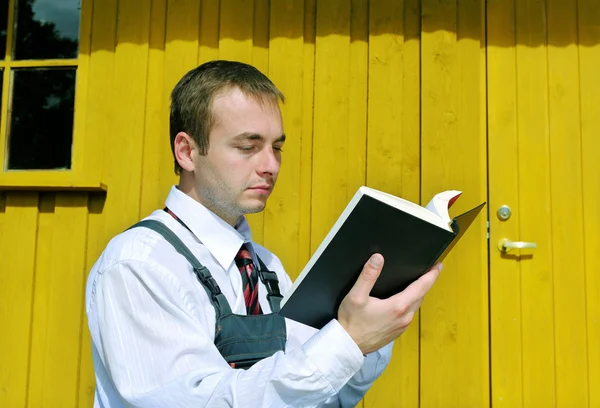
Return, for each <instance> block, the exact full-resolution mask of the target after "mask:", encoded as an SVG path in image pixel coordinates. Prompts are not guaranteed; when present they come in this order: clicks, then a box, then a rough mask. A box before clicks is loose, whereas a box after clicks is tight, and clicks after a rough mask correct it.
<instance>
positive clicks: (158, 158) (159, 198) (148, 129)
mask: <svg viewBox="0 0 600 408" xmlns="http://www.w3.org/2000/svg"><path fill="white" fill-rule="evenodd" d="M166 19H167V0H152V8H151V10H150V37H149V39H148V41H149V47H148V48H149V49H148V77H147V84H146V111H145V126H144V143H143V146H144V152H143V160H142V166H143V167H142V183H141V185H142V186H141V193H140V194H141V198H140V218H143V217H146V216H147V215H149V214H150V213H151V212H152V211H154V210H156V209H157V208H162V207H163V205H164V202H165V197H166V194H167V193H168V186H158V185H157V183H156V181H157V180H159V179H161V174H160V172H161V171H166V172H168V173H169V174H173V171H174V168H173V160H171V169H167V168H166V165H167V163H164V165H163V166H161V165H157V164H158V163H161V162H162V160H163V157H164V158H165V162H166V161H167V160H166V158H167V157H169V154H170V152H171V147H170V141H169V130H168V128H169V102H170V101H169V99H167V98H165V92H164V89H165V85H164V78H165V31H166Z"/></svg>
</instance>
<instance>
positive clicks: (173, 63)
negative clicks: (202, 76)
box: [154, 0, 200, 205]
mask: <svg viewBox="0 0 600 408" xmlns="http://www.w3.org/2000/svg"><path fill="white" fill-rule="evenodd" d="M199 14H200V0H168V1H167V26H166V40H165V52H164V87H165V88H164V95H163V103H164V104H165V105H163V106H165V107H168V106H169V104H170V101H171V91H172V90H173V88H174V87H175V85H176V84H177V82H178V81H179V80H180V79H181V77H182V76H183V75H185V73H186V72H188V71H190V70H191V69H194V68H195V67H196V66H197V65H198V49H199V45H198V35H199V23H200V18H199V17H198V16H199ZM162 129H163V137H162V139H161V140H160V147H159V150H160V151H159V153H157V154H160V160H159V161H158V162H157V163H156V164H157V167H158V175H157V177H158V178H157V181H158V182H157V183H155V186H156V193H155V194H154V197H155V204H156V205H162V204H163V203H164V200H165V199H166V197H167V194H168V193H169V190H170V189H171V187H172V186H173V185H174V184H177V183H178V182H179V177H178V176H177V175H176V174H175V172H174V161H173V154H172V152H171V147H170V141H169V138H168V136H167V135H168V134H169V122H168V120H166V119H165V121H164V124H163V127H162Z"/></svg>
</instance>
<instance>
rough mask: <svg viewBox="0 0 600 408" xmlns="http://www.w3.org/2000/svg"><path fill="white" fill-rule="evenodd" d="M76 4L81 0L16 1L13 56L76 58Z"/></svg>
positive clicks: (77, 31)
mask: <svg viewBox="0 0 600 408" xmlns="http://www.w3.org/2000/svg"><path fill="white" fill-rule="evenodd" d="M0 1H1V0H0ZM80 3H81V0H16V1H15V4H16V9H15V13H16V15H15V17H16V18H15V21H16V24H15V35H16V39H15V49H14V52H13V55H14V58H15V59H18V60H21V59H55V58H77V50H78V45H79V14H80V9H81V6H80Z"/></svg>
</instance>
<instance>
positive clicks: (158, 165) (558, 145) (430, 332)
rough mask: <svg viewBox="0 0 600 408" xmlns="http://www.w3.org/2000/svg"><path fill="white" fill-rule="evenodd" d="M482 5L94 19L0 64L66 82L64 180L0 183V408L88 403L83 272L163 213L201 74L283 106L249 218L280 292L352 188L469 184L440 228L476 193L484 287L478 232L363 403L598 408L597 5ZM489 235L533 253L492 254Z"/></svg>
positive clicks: (103, 11) (210, 8)
mask: <svg viewBox="0 0 600 408" xmlns="http://www.w3.org/2000/svg"><path fill="white" fill-rule="evenodd" d="M11 4H12V2H11ZM483 5H484V2H483V0H476V1H467V0H455V1H449V2H440V1H434V0H426V1H419V0H403V1H391V0H331V1H322V2H320V1H316V0H304V1H303V0H290V1H288V0H271V1H267V0H253V1H242V0H220V1H201V0H152V1H150V0H131V1H120V0H102V1H98V0H96V1H92V0H84V1H83V3H82V7H83V10H82V12H83V16H82V20H81V32H82V40H81V47H80V56H79V57H78V59H77V60H67V61H64V62H59V61H56V60H50V61H20V62H17V63H15V62H12V61H11V60H10V58H5V59H4V61H2V62H0V65H2V66H4V67H7V66H11V67H16V66H19V67H21V66H57V65H59V64H61V63H64V64H67V65H70V66H74V65H77V67H78V70H79V71H78V79H77V81H78V82H77V99H76V116H75V118H74V121H75V122H74V123H75V145H74V146H75V147H74V149H75V150H74V152H75V153H74V158H73V160H74V171H73V172H58V171H51V172H12V173H10V176H9V177H8V176H6V174H0V189H4V190H8V191H0V324H2V329H3V333H9V334H10V335H9V336H0V406H2V407H4V406H6V407H16V406H18V407H25V406H30V407H37V406H48V407H53V406H79V407H91V406H92V404H93V392H94V377H93V367H92V361H91V345H90V339H89V335H88V331H87V321H86V319H85V314H84V311H83V307H82V301H83V284H84V277H85V276H86V275H87V272H88V271H89V269H90V268H91V266H92V264H93V263H94V262H95V260H96V259H97V256H98V255H99V253H100V252H101V251H102V249H103V248H104V247H105V245H106V243H107V242H108V240H109V239H110V238H111V237H112V236H113V235H114V234H116V233H118V232H119V231H122V230H123V229H125V228H127V227H128V226H129V225H131V224H132V223H133V222H135V221H136V220H138V219H139V218H140V217H143V216H146V215H147V214H148V213H150V212H151V211H153V210H155V209H159V208H161V207H162V205H163V204H164V199H165V196H166V194H167V193H168V190H169V188H170V187H171V186H172V185H173V183H174V182H176V180H177V178H176V176H175V175H174V173H173V159H172V156H171V151H170V147H169V136H168V123H169V120H168V106H169V93H170V91H171V89H172V87H173V86H174V85H175V83H176V81H177V80H179V78H180V77H181V75H183V74H184V73H185V72H187V71H188V70H189V69H192V68H194V67H195V66H196V65H197V64H198V63H202V62H205V61H208V60H211V59H215V58H226V59H234V60H240V61H245V62H251V63H253V64H254V65H256V66H257V67H258V68H259V69H261V70H262V71H263V72H265V73H266V74H268V75H269V76H270V78H272V79H273V81H274V82H275V84H276V85H277V86H279V87H280V88H281V90H282V91H283V92H284V94H285V95H286V98H287V101H286V103H285V104H284V105H282V110H283V114H284V125H285V131H286V134H287V136H288V141H287V142H286V146H285V148H284V153H283V166H282V173H281V176H280V180H279V184H278V187H277V189H276V191H275V193H274V195H273V197H272V198H271V200H270V202H269V205H268V206H267V209H266V211H265V212H264V213H263V214H259V215H252V216H251V217H250V220H251V225H252V227H253V230H254V237H255V239H256V240H257V241H258V242H259V243H264V244H265V245H266V246H267V247H269V248H271V249H272V250H273V251H274V252H275V253H276V254H277V255H278V256H279V257H280V258H281V260H282V262H283V263H284V265H285V266H286V267H287V269H288V272H289V273H290V275H291V276H292V277H295V276H297V275H298V273H299V272H300V271H301V269H302V268H303V266H304V265H305V263H306V261H307V260H308V258H309V256H310V254H311V253H312V252H313V251H314V250H315V249H316V247H317V246H318V245H319V243H320V241H321V239H322V238H323V237H324V235H325V234H326V233H327V231H328V230H329V228H330V227H331V225H332V224H333V223H334V221H335V220H336V218H337V216H338V215H339V213H340V212H341V210H342V209H343V207H344V206H345V205H346V203H347V200H348V198H349V197H350V196H351V195H352V194H354V191H355V190H356V187H358V186H359V185H362V184H365V183H366V184H368V185H370V186H373V187H376V188H383V189H385V190H388V191H390V192H392V193H395V194H400V195H401V196H403V197H405V198H408V199H410V200H413V201H421V202H426V201H427V200H428V199H429V198H430V197H431V195H432V194H434V193H436V192H438V191H440V190H442V189H446V188H457V189H461V190H463V191H464V194H463V196H462V197H461V199H460V200H459V201H458V202H457V204H456V208H454V211H453V212H459V211H460V210H463V209H466V208H467V207H469V206H470V205H471V204H473V203H474V202H479V201H483V200H486V199H488V195H489V204H488V210H489V211H490V223H491V225H490V234H491V239H490V243H491V248H490V252H489V253H490V259H489V263H490V264H489V270H488V264H487V262H488V255H487V246H486V241H485V233H486V227H485V221H486V217H485V215H483V216H481V217H480V219H479V220H478V223H477V224H476V225H475V226H474V227H473V228H472V229H471V230H470V231H469V234H468V236H466V237H465V238H464V240H463V241H461V244H460V246H458V247H457V248H456V250H455V251H454V252H453V254H452V255H451V256H450V257H449V258H448V259H447V261H446V263H445V268H444V272H443V273H442V275H441V277H440V280H439V282H438V284H437V285H436V286H435V288H434V289H433V290H432V292H431V294H430V295H429V296H428V297H427V299H426V300H425V302H424V304H423V308H422V311H421V313H420V315H417V316H416V317H415V321H414V322H413V325H412V326H411V327H410V329H409V330H408V331H407V332H406V333H405V334H404V335H403V337H402V338H401V339H400V340H399V341H398V342H397V344H396V346H395V347H394V356H393V360H392V362H391V364H390V367H389V368H388V370H387V371H386V372H385V373H384V374H383V375H382V377H381V378H380V379H379V380H378V381H377V382H376V384H375V386H374V387H373V388H372V389H371V390H370V391H369V393H368V394H367V396H366V398H365V399H364V401H363V402H361V404H359V406H364V407H380V406H381V407H396V406H397V407H463V406H466V407H471V406H472V407H486V406H489V405H492V406H495V407H511V408H512V407H529V406H559V407H560V406H570V405H577V406H589V407H595V406H600V389H599V388H598V387H596V386H595V384H598V383H599V382H600V300H599V299H600V279H598V277H597V271H598V269H599V268H600V263H599V262H598V260H597V256H596V255H597V254H598V253H599V252H600V231H599V229H600V228H599V227H598V226H599V225H600V218H599V215H598V214H600V184H599V183H598V177H599V175H600V160H598V157H599V156H598V152H599V151H600V138H598V135H600V120H599V119H598V114H597V112H598V110H597V107H598V105H599V104H600V101H599V99H598V98H599V97H598V95H600V78H599V77H598V75H597V72H598V69H597V68H598V66H600V31H599V30H598V23H597V22H598V21H600V4H598V2H597V1H596V0H579V1H578V2H570V1H567V0H542V1H538V2H526V1H524V0H515V1H514V2H512V1H511V2H506V1H502V0H488V1H487V3H486V7H484V6H483ZM486 12H487V16H486V15H485V13H486ZM546 17H547V18H546ZM12 18H13V16H12V13H11V15H9V19H12ZM10 21H12V20H10ZM10 21H9V26H12V24H10ZM486 21H487V24H488V25H487V27H486V26H485V22H486ZM85 33H87V34H85ZM486 34H487V48H486V37H485V35H486ZM12 35H13V34H12V30H8V37H9V40H10V38H12V37H11V36H12ZM578 42H579V43H578ZM9 57H10V56H9ZM80 74H81V75H80ZM4 75H5V84H7V83H8V82H6V81H7V80H8V77H7V75H8V74H7V71H6V70H5V74H4ZM8 96H9V94H8V87H7V86H5V87H4V91H3V94H2V107H3V108H2V109H3V111H2V112H6V109H8V108H7V106H8V105H7V102H8ZM6 128H7V123H6V114H4V113H3V114H2V121H1V122H0V155H2V156H3V154H4V150H3V149H4V145H5V143H4V137H5V130H6ZM486 133H487V134H486ZM488 170H489V180H488V178H487V177H488V176H487V174H488ZM16 189H22V190H29V192H25V191H21V192H15V191H14V190H16ZM66 190H72V191H69V192H67V191H66ZM104 190H106V191H104ZM38 194H39V197H40V198H39V199H38ZM502 204H508V205H510V206H511V208H513V216H512V218H511V219H510V220H509V221H507V222H500V221H499V220H498V218H497V217H496V216H495V211H496V209H497V208H498V207H499V206H500V205H502ZM502 237H507V238H510V239H513V240H524V241H529V240H531V241H536V242H537V243H538V246H539V247H538V248H537V249H536V250H534V251H531V252H530V254H531V255H532V257H530V258H527V257H521V258H520V259H519V258H515V257H507V256H504V257H503V256H501V255H500V253H499V252H498V251H497V250H496V249H495V243H496V242H497V241H498V239H500V238H502ZM488 274H489V275H488ZM488 276H489V279H488ZM488 291H489V298H488Z"/></svg>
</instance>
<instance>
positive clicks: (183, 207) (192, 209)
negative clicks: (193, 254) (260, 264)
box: [165, 186, 254, 270]
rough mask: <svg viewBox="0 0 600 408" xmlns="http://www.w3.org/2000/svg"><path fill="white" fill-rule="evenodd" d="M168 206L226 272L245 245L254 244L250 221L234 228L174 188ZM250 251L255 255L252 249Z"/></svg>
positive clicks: (244, 218) (167, 202) (244, 219)
mask: <svg viewBox="0 0 600 408" xmlns="http://www.w3.org/2000/svg"><path fill="white" fill-rule="evenodd" d="M165 204H166V206H167V207H168V208H169V209H170V210H171V211H172V212H173V213H174V214H175V215H176V216H177V217H178V218H179V219H181V221H183V223H184V224H185V225H186V226H187V227H188V228H189V229H190V230H191V231H192V233H193V234H194V235H195V236H196V238H197V239H198V240H199V241H200V242H201V243H202V244H203V245H204V246H205V247H206V248H207V249H208V250H209V252H210V253H211V254H212V255H213V256H214V257H215V259H216V260H217V262H219V264H220V265H221V266H222V267H223V269H225V270H227V269H229V266H230V265H231V263H232V262H233V260H234V258H235V256H236V254H237V253H238V251H239V249H240V247H241V246H242V244H243V243H244V242H246V243H250V242H251V241H252V235H251V233H250V226H249V225H248V221H246V217H242V218H241V220H240V221H239V222H238V224H237V225H236V227H235V228H233V227H232V226H231V225H229V224H228V223H227V222H225V221H224V220H223V219H221V218H220V217H219V216H218V215H216V214H215V213H213V212H212V211H210V210H209V209H208V208H206V207H205V206H203V205H202V204H200V203H199V202H198V201H196V200H194V199H193V198H191V197H190V196H188V195H187V194H185V193H183V192H182V191H180V190H179V189H178V188H177V187H176V186H173V187H171V191H170V192H169V195H168V196H167V200H166V202H165ZM249 247H250V251H251V253H252V254H253V252H254V250H253V248H252V245H249ZM253 255H254V254H253Z"/></svg>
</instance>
